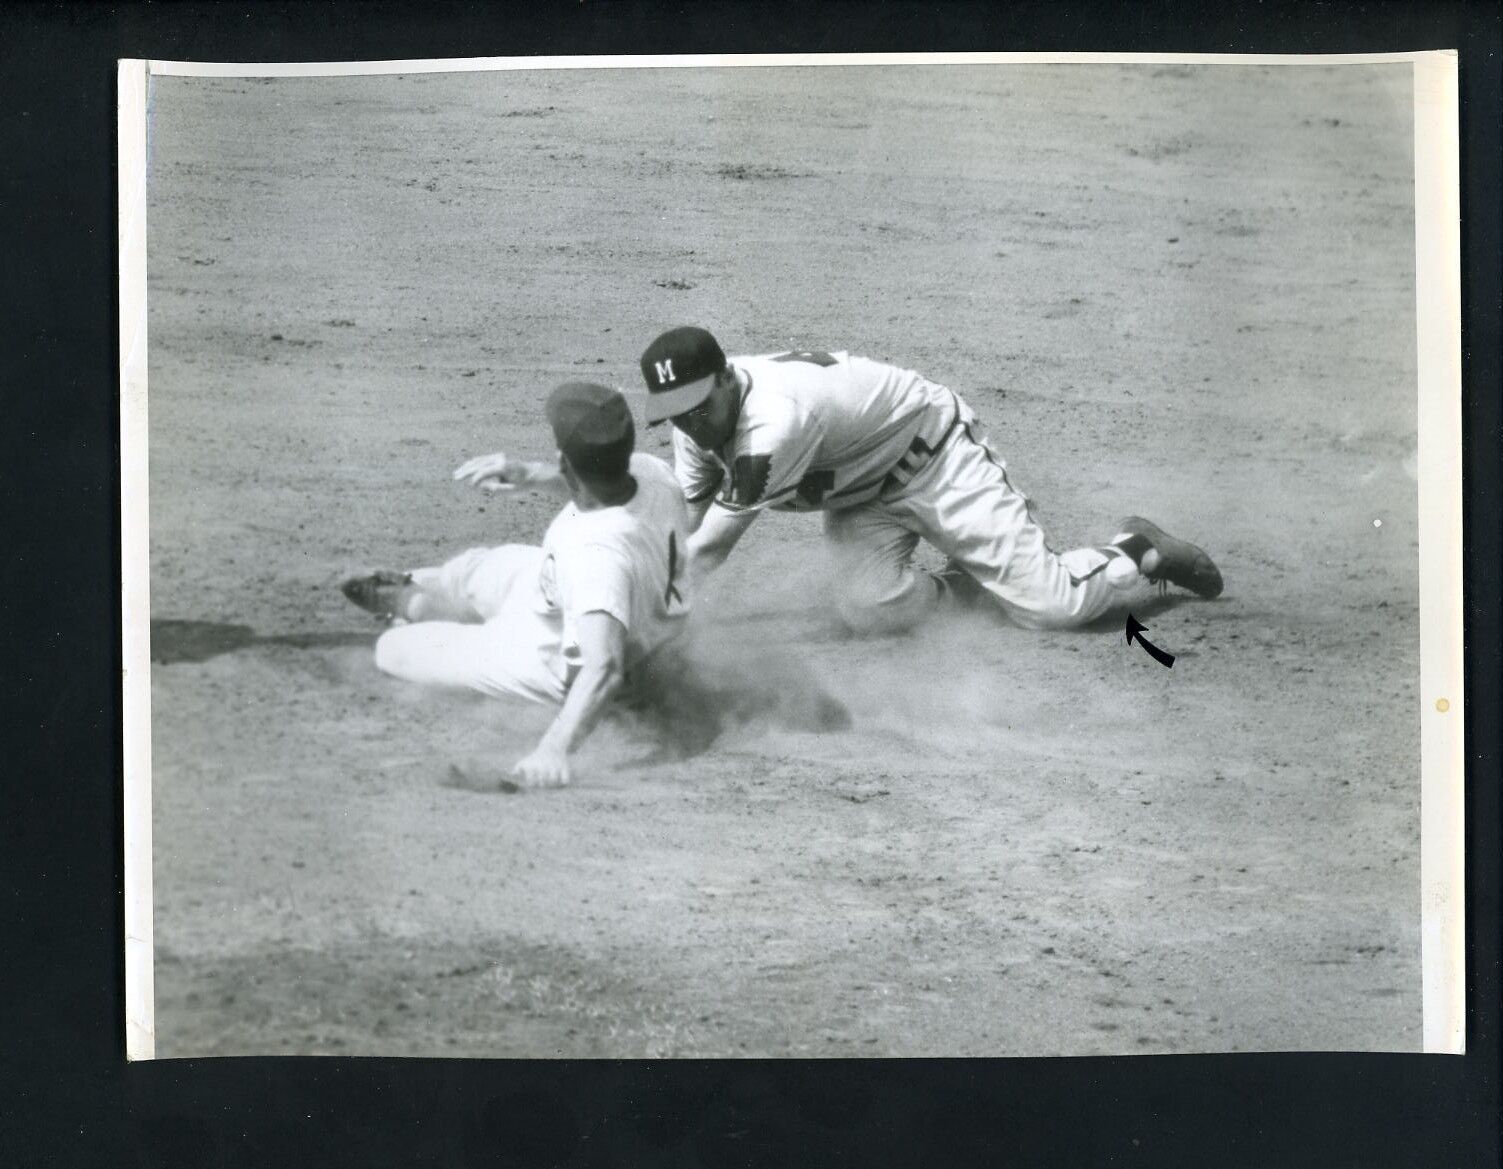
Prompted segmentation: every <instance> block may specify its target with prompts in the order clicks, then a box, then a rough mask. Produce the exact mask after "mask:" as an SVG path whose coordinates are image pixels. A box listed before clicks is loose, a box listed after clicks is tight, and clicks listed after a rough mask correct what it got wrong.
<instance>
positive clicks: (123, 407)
mask: <svg viewBox="0 0 1503 1169" xmlns="http://www.w3.org/2000/svg"><path fill="white" fill-rule="evenodd" d="M1404 61H1409V62H1412V63H1413V66H1414V173H1415V192H1414V193H1415V202H1414V220H1415V286H1416V287H1415V290H1416V298H1417V304H1416V322H1417V345H1418V349H1417V363H1418V375H1419V376H1418V379H1417V380H1418V409H1419V420H1418V426H1419V450H1418V457H1419V517H1420V524H1419V560H1420V563H1419V578H1420V616H1419V621H1420V687H1419V695H1420V704H1421V710H1420V791H1421V797H1420V798H1421V809H1420V824H1421V830H1420V838H1421V839H1420V870H1421V872H1420V885H1421V931H1422V946H1421V965H1422V977H1423V986H1424V990H1423V1002H1424V1008H1423V1009H1424V1030H1423V1034H1424V1045H1423V1050H1424V1051H1425V1052H1427V1053H1446V1054H1461V1053H1462V1052H1463V1051H1464V1050H1465V1043H1466V977H1465V975H1466V967H1465V936H1464V932H1465V901H1464V890H1465V865H1464V847H1465V826H1464V820H1463V811H1464V802H1463V787H1464V776H1465V756H1464V742H1465V720H1464V714H1465V693H1464V689H1463V641H1462V613H1463V610H1462V580H1463V562H1462V527H1461V454H1462V452H1461V263H1460V255H1461V224H1460V202H1459V200H1460V182H1459V176H1460V143H1459V107H1458V87H1457V54H1456V52H1455V51H1454V50H1435V51H1425V52H1414V53H1349V54H1331V55H1324V54H1322V55H1300V54H1235V53H857V54H831V53H818V54H744V55H741V54H737V55H689V56H637V57H625V56H604V57H475V58H455V59H429V60H411V61H407V60H396V61H344V62H306V63H285V62H255V63H210V62H190V61H155V60H154V61H145V60H122V61H120V62H119V157H118V165H119V229H120V235H119V243H120V469H121V490H120V522H121V570H122V581H121V603H122V622H123V630H124V632H123V645H122V650H123V657H122V666H123V670H122V678H121V686H122V697H123V718H124V761H123V762H124V784H125V967H126V969H125V984H126V1053H127V1057H128V1058H129V1059H133V1060H135V1059H151V1058H152V1056H153V1051H154V1046H155V1030H154V1010H153V1001H154V1000H153V981H152V977H153V964H152V884H151V685H150V668H151V660H150V655H151V646H150V637H151V604H150V599H151V598H150V583H151V582H150V562H149V507H148V495H147V486H148V479H147V449H148V447H147V399H146V133H147V127H146V117H147V98H148V84H149V79H150V76H151V75H152V74H156V75H158V76H163V77H343V76H356V75H380V74H396V73H461V72H482V71H497V70H521V69H697V68H707V67H719V68H726V67H730V68H760V67H768V66H789V65H797V66H819V65H847V66H854V65H1051V64H1058V65H1072V64H1073V65H1089V64H1117V65H1122V64H1167V63H1173V64H1194V65H1312V64H1398V63H1402V62H1404Z"/></svg>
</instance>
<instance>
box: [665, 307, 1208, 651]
mask: <svg viewBox="0 0 1503 1169" xmlns="http://www.w3.org/2000/svg"><path fill="white" fill-rule="evenodd" d="M641 369H642V375H643V378H644V380H645V381H646V383H647V390H648V396H647V404H646V417H647V422H648V424H649V425H653V424H655V423H658V422H661V421H664V420H671V421H672V423H673V426H674V436H673V443H674V465H675V472H676V474H677V477H678V481H679V483H680V485H681V487H682V488H683V492H684V495H685V498H686V500H687V501H688V503H689V505H690V508H691V512H692V515H693V518H694V519H695V520H696V521H697V527H696V530H695V533H694V537H693V539H692V540H691V541H690V564H691V574H692V575H699V574H702V573H704V572H708V571H710V570H712V569H714V568H715V567H716V566H718V565H719V564H720V563H721V562H722V561H723V560H724V559H725V557H726V556H727V555H728V554H729V552H730V550H731V548H732V547H734V545H735V543H736V541H737V540H739V539H740V537H741V535H742V534H743V533H744V532H745V530H746V528H747V527H748V526H749V524H750V522H751V521H752V520H753V519H754V518H755V517H756V516H757V515H758V514H759V513H760V512H761V511H763V510H765V509H768V508H775V509H783V510H791V511H822V512H823V513H824V517H825V533H826V536H827V537H828V540H829V543H830V544H831V546H832V548H833V549H834V552H835V555H836V558H837V561H838V567H839V569H840V572H839V580H840V582H841V588H842V595H841V597H840V601H839V604H840V610H841V612H842V615H843V616H844V617H845V619H846V621H847V622H848V623H849V624H850V625H852V626H853V627H855V628H858V629H865V630H896V629H902V628H906V627H909V626H911V625H913V624H914V623H915V622H917V621H918V620H920V619H921V618H922V617H923V616H924V615H925V614H926V613H927V612H928V611H929V610H930V609H931V608H932V607H933V606H934V605H935V603H936V602H938V601H940V600H941V599H942V598H945V597H953V598H956V599H966V598H968V597H971V596H974V595H975V594H977V593H979V592H980V590H985V592H986V593H987V594H989V595H990V596H991V597H992V598H994V600H995V601H996V602H998V603H999V604H1000V605H1001V607H1002V608H1003V609H1004V610H1005V611H1006V612H1007V614H1008V615H1009V616H1010V617H1011V618H1012V619H1013V620H1014V621H1016V622H1017V623H1018V624H1020V625H1024V626H1027V627H1031V628H1063V627H1070V626H1077V625H1082V624H1085V623H1087V622H1090V621H1093V620H1095V619H1096V618H1098V617H1101V616H1104V615H1105V614H1107V613H1108V612H1110V611H1112V610H1113V609H1118V608H1123V607H1125V606H1128V605H1131V604H1134V603H1138V602H1140V601H1142V600H1143V599H1146V597H1148V596H1149V595H1150V594H1151V592H1152V589H1153V587H1154V585H1155V583H1157V582H1158V581H1161V580H1165V581H1168V582H1170V583H1173V584H1178V585H1181V586H1183V587H1185V588H1188V589H1190V590H1191V591H1192V592H1194V593H1196V594H1197V595H1199V596H1202V597H1214V596H1216V595H1218V594H1219V593H1220V592H1221V588H1222V582H1221V574H1220V572H1219V571H1218V570H1217V568H1216V566H1215V564H1214V563H1212V561H1211V558H1210V557H1209V556H1208V555H1207V554H1206V553H1205V552H1204V551H1202V550H1201V549H1199V548H1197V547H1195V546H1194V545H1193V544H1188V543H1186V542H1185V541H1182V540H1176V539H1174V538H1173V537H1171V536H1169V535H1168V534H1167V533H1165V532H1163V531H1162V530H1161V529H1159V528H1158V527H1156V526H1155V525H1153V524H1151V523H1149V522H1148V521H1146V520H1143V519H1141V518H1139V517H1135V516H1134V517H1129V518H1128V519H1125V520H1123V521H1122V522H1121V523H1120V524H1119V525H1118V531H1117V534H1116V535H1115V536H1114V537H1113V539H1112V540H1111V541H1110V542H1109V543H1106V544H1103V545H1101V546H1098V547H1088V548H1078V549H1074V550H1072V551H1068V552H1064V553H1056V552H1055V551H1054V550H1053V549H1051V548H1050V547H1049V546H1048V544H1047V542H1046V539H1045V535H1044V532H1043V530H1042V529H1041V528H1040V527H1039V525H1038V523H1037V522H1036V521H1035V520H1034V517H1033V515H1032V512H1031V510H1030V507H1029V501H1028V499H1027V497H1026V496H1024V495H1023V493H1022V492H1021V491H1019V490H1018V489H1017V488H1016V487H1015V486H1014V485H1013V483H1012V482H1011V481H1010V480H1009V478H1008V475H1007V467H1006V464H1005V463H1004V461H1003V460H1002V458H1001V457H1000V456H999V455H998V454H997V452H996V451H995V450H994V449H993V447H992V445H991V443H990V442H989V440H988V438H987V435H986V432H985V429H984V428H983V426H982V425H981V423H980V421H979V420H978V419H977V417H976V415H975V412H974V411H973V410H972V409H971V408H970V407H969V406H968V405H967V404H966V402H965V401H964V400H963V399H962V398H961V397H960V396H959V395H958V394H956V393H955V392H954V391H953V390H950V389H948V388H947V387H945V386H942V385H939V384H937V383H935V382H932V381H930V380H928V379H927V378H925V377H923V376H922V375H920V374H917V373H915V372H913V371H911V370H906V369H901V368H898V367H896V366H892V365H886V364H883V363H880V362H876V361H871V360H868V359H867V358H864V357H858V356H853V355H851V354H849V353H845V352H828V353H827V352H816V351H792V352H787V353H778V354H767V355H762V356H752V357H735V358H732V359H730V360H727V359H726V357H725V355H724V353H723V352H722V350H721V348H720V345H719V343H718V342H717V341H716V340H715V338H714V337H713V336H711V335H710V334H709V333H708V332H706V331H705V330H704V329H699V328H695V327H692V326H690V327H682V328H677V329H672V330H670V331H668V332H666V333H664V334H662V335H661V336H659V337H658V338H657V339H656V340H654V341H653V342H652V344H651V345H649V346H648V347H647V349H646V351H645V352H644V353H643V355H642V360H641ZM921 539H922V540H927V541H928V542H929V543H931V544H932V545H934V546H935V547H936V548H938V549H939V550H940V551H942V552H943V553H945V554H946V555H947V556H948V557H949V558H950V566H949V568H948V569H947V570H946V572H944V573H941V574H931V573H927V572H924V571H922V570H921V569H919V568H918V567H916V566H915V565H914V563H913V555H914V552H915V551H916V549H917V547H918V543H919V541H920V540H921ZM978 585H979V589H978Z"/></svg>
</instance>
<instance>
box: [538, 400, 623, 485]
mask: <svg viewBox="0 0 1503 1169" xmlns="http://www.w3.org/2000/svg"><path fill="white" fill-rule="evenodd" d="M544 410H545V412H546V413H547V415H548V423H549V425H550V426H552V427H553V437H554V440H555V441H556V442H557V443H558V449H559V450H560V451H562V452H563V453H564V456H565V457H566V458H567V459H568V460H569V465H570V466H571V467H573V468H574V469H575V470H576V471H578V472H580V473H582V474H585V475H598V476H612V475H624V474H625V473H626V468H627V463H628V462H629V461H630V459H631V452H632V445H633V443H634V442H635V439H636V426H635V424H634V423H633V422H632V420H631V408H630V407H629V406H628V405H627V404H626V398H625V397H624V396H623V395H622V394H621V392H620V391H619V390H613V389H610V388H609V387H607V386H599V385H596V384H594V383H593V382H565V383H564V384H563V385H561V386H556V387H555V388H554V390H553V392H552V393H551V394H549V395H548V403H547V405H546V406H545V407H544Z"/></svg>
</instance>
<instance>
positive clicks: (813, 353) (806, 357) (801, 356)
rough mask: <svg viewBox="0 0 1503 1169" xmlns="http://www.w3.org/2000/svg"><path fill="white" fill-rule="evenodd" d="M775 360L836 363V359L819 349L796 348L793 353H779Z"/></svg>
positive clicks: (814, 363)
mask: <svg viewBox="0 0 1503 1169" xmlns="http://www.w3.org/2000/svg"><path fill="white" fill-rule="evenodd" d="M773 360H774V361H802V362H804V364H806V365H834V364H835V359H834V358H833V357H831V356H830V355H829V354H828V353H822V352H820V351H819V350H818V349H795V350H793V351H792V352H791V353H779V354H778V355H777V356H776V357H774V358H773Z"/></svg>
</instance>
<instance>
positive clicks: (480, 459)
mask: <svg viewBox="0 0 1503 1169" xmlns="http://www.w3.org/2000/svg"><path fill="white" fill-rule="evenodd" d="M454 478H455V479H456V480H457V481H460V482H464V483H468V484H470V486H472V487H478V488H480V489H481V490H482V491H492V492H494V491H517V490H528V491H547V492H552V493H553V494H555V495H568V494H569V484H568V483H567V482H566V481H565V480H564V475H563V472H562V471H560V470H559V468H558V464H557V463H545V462H543V461H541V460H536V459H516V458H512V457H511V456H509V455H505V454H502V453H501V452H500V451H497V452H496V453H495V454H492V455H476V456H475V457H474V458H473V459H469V460H467V461H466V462H464V463H461V464H460V465H459V466H458V467H456V468H455V470H454Z"/></svg>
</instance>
